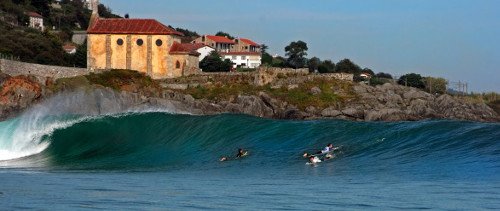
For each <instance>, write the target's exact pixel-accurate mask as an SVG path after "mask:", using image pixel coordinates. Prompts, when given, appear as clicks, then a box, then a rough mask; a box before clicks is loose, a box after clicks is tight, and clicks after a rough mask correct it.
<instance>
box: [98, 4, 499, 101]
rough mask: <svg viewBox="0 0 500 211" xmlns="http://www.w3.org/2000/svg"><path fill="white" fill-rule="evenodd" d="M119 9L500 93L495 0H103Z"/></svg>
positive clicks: (279, 49)
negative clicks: (301, 46) (298, 44)
mask: <svg viewBox="0 0 500 211" xmlns="http://www.w3.org/2000/svg"><path fill="white" fill-rule="evenodd" d="M101 3H103V4H105V5H107V6H109V7H110V8H111V10H112V11H113V12H114V13H116V14H119V15H122V16H123V15H124V14H126V13H128V14H130V18H153V19H157V20H159V21H160V22H162V23H163V24H165V25H171V26H174V27H180V28H186V29H189V30H192V31H196V32H198V33H199V34H215V33H217V32H218V31H224V32H228V33H229V34H231V35H233V36H235V37H242V38H250V39H252V40H254V41H256V42H257V43H263V44H266V45H267V46H269V50H268V51H269V52H270V53H272V54H279V55H284V54H285V52H284V48H285V46H287V45H288V44H290V42H292V41H297V40H302V41H304V42H306V43H307V44H308V47H309V50H308V57H309V58H310V57H313V56H316V57H319V58H320V59H322V60H325V59H330V60H332V61H334V62H338V61H339V60H341V59H344V58H349V59H351V60H352V61H354V62H355V63H356V64H358V65H360V66H361V67H368V68H370V69H372V70H374V71H375V72H387V73H391V74H393V75H396V76H397V75H403V74H406V73H413V72H414V73H419V74H421V75H422V76H434V77H443V78H446V79H448V80H449V81H452V82H458V81H462V82H467V83H468V85H469V90H470V91H474V92H488V91H496V92H500V1H497V0H246V1H242V0H144V1H138V0H101Z"/></svg>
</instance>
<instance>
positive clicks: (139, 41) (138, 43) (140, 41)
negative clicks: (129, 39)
mask: <svg viewBox="0 0 500 211" xmlns="http://www.w3.org/2000/svg"><path fill="white" fill-rule="evenodd" d="M136 43H137V45H138V46H142V44H144V41H143V40H142V39H138V40H137V42H136Z"/></svg>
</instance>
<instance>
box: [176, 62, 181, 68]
mask: <svg viewBox="0 0 500 211" xmlns="http://www.w3.org/2000/svg"><path fill="white" fill-rule="evenodd" d="M175 68H176V69H180V68H181V63H180V62H179V61H176V62H175Z"/></svg>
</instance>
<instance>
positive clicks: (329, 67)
mask: <svg viewBox="0 0 500 211" xmlns="http://www.w3.org/2000/svg"><path fill="white" fill-rule="evenodd" d="M318 72H320V73H333V72H335V63H333V62H332V61H331V60H325V61H323V62H321V64H320V65H319V66H318Z"/></svg>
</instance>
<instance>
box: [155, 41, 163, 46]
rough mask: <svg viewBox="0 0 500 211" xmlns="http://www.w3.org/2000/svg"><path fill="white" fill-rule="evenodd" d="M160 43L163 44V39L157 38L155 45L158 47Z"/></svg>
mask: <svg viewBox="0 0 500 211" xmlns="http://www.w3.org/2000/svg"><path fill="white" fill-rule="evenodd" d="M161 45H163V41H161V40H160V39H157V40H156V46H158V47H160V46H161Z"/></svg>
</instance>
